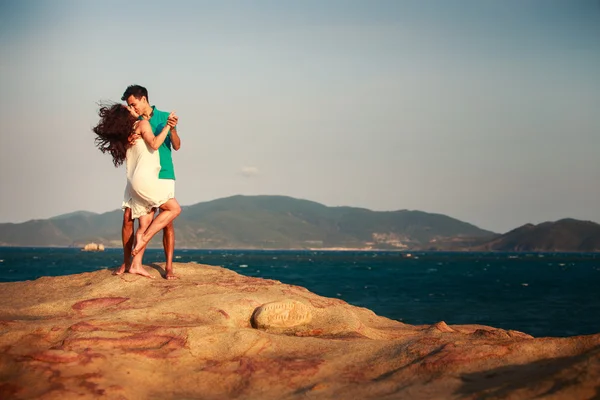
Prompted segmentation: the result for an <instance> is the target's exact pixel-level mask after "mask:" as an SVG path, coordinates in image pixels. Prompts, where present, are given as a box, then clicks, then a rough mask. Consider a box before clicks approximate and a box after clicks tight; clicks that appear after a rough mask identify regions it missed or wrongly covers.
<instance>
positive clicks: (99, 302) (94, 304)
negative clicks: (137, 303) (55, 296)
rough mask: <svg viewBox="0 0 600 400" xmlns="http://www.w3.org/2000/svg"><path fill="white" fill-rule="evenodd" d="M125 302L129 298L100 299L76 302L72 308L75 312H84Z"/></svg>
mask: <svg viewBox="0 0 600 400" xmlns="http://www.w3.org/2000/svg"><path fill="white" fill-rule="evenodd" d="M127 300H129V298H127V297H100V298H97V299H90V300H84V301H80V302H77V303H75V304H73V306H72V308H73V309H74V310H77V311H81V310H85V309H88V308H105V307H111V306H114V305H117V304H121V303H122V302H124V301H127Z"/></svg>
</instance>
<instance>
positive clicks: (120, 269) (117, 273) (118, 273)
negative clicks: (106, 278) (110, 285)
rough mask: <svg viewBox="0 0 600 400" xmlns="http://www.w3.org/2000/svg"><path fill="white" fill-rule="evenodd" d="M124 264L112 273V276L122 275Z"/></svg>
mask: <svg viewBox="0 0 600 400" xmlns="http://www.w3.org/2000/svg"><path fill="white" fill-rule="evenodd" d="M125 267H126V266H125V263H123V264H121V266H120V267H119V268H117V269H115V270H114V271H113V273H112V274H113V275H123V274H124V273H125Z"/></svg>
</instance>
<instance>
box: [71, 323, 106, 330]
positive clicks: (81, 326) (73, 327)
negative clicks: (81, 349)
mask: <svg viewBox="0 0 600 400" xmlns="http://www.w3.org/2000/svg"><path fill="white" fill-rule="evenodd" d="M69 329H70V330H72V331H74V332H93V331H98V330H100V328H98V327H96V326H94V325H92V324H90V323H88V322H85V321H81V322H78V323H76V324H74V325H71V327H70V328H69Z"/></svg>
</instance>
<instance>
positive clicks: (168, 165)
mask: <svg viewBox="0 0 600 400" xmlns="http://www.w3.org/2000/svg"><path fill="white" fill-rule="evenodd" d="M168 119H169V113H168V112H166V111H160V110H157V109H156V107H155V106H152V117H150V119H149V120H148V122H150V127H152V133H154V136H158V135H159V134H160V133H161V132H162V130H163V128H164V127H165V125H166V124H167V120H168ZM158 154H159V156H160V172H159V173H158V177H159V178H160V179H173V180H174V179H175V168H173V157H172V156H171V132H169V133H168V134H167V137H166V138H165V141H164V142H163V144H161V145H160V147H159V148H158Z"/></svg>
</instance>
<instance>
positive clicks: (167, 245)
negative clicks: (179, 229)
mask: <svg viewBox="0 0 600 400" xmlns="http://www.w3.org/2000/svg"><path fill="white" fill-rule="evenodd" d="M163 247H164V249H165V259H166V263H165V272H166V273H165V279H169V280H171V279H177V276H175V274H174V273H173V253H174V251H175V229H174V227H173V221H171V222H170V223H169V224H168V225H167V226H165V227H164V228H163Z"/></svg>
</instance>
